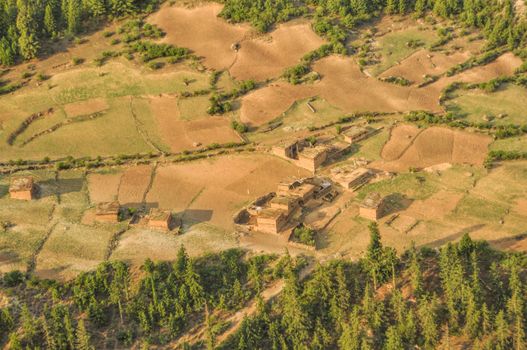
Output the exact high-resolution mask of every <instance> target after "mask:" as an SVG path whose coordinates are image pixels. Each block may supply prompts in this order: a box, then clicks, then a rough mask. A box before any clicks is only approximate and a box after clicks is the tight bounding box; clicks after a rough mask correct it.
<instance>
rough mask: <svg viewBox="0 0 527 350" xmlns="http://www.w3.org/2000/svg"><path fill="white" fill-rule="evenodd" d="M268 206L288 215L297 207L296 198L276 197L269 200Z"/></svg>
mask: <svg viewBox="0 0 527 350" xmlns="http://www.w3.org/2000/svg"><path fill="white" fill-rule="evenodd" d="M269 206H270V207H271V208H272V209H280V210H283V211H285V212H286V213H287V214H288V215H289V214H290V213H291V212H293V211H295V210H296V208H298V207H299V203H298V198H296V197H292V196H277V197H274V198H273V199H271V201H270V202H269Z"/></svg>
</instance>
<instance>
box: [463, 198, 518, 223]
mask: <svg viewBox="0 0 527 350" xmlns="http://www.w3.org/2000/svg"><path fill="white" fill-rule="evenodd" d="M508 209H509V208H508V207H507V206H505V205H504V204H500V203H497V202H494V201H489V200H486V199H483V198H480V197H477V196H474V195H467V196H465V197H464V198H463V199H462V200H461V201H460V202H459V204H458V206H457V208H456V210H455V214H454V215H455V216H463V217H466V216H468V217H472V218H475V219H478V220H481V221H484V222H492V223H496V222H499V220H501V219H502V218H503V217H504V216H505V215H506V214H507V210H508Z"/></svg>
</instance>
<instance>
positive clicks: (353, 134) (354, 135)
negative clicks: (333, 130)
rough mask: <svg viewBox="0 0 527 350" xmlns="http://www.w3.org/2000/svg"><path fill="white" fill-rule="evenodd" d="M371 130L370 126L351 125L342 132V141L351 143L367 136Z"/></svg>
mask: <svg viewBox="0 0 527 350" xmlns="http://www.w3.org/2000/svg"><path fill="white" fill-rule="evenodd" d="M372 132H373V129H372V128H370V127H363V126H352V127H351V128H349V129H348V130H346V131H344V132H343V133H342V135H343V137H344V141H346V142H348V143H350V144H352V143H356V142H359V141H361V140H364V139H365V138H368V137H369V136H370V135H371V134H372Z"/></svg>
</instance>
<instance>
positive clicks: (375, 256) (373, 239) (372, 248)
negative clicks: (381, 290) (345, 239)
mask: <svg viewBox="0 0 527 350" xmlns="http://www.w3.org/2000/svg"><path fill="white" fill-rule="evenodd" d="M369 229H370V243H369V245H368V248H367V250H366V256H365V259H364V262H365V264H366V268H367V269H368V271H369V273H370V276H371V278H372V281H373V289H374V290H377V283H378V281H379V278H380V274H381V269H382V262H383V260H384V248H383V246H382V242H381V234H380V232H379V228H378V227H377V224H376V223H371V224H370V226H369Z"/></svg>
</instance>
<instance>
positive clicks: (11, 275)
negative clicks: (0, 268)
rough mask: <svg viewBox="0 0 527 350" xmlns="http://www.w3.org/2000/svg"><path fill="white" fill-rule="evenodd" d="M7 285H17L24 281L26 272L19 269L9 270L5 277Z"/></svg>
mask: <svg viewBox="0 0 527 350" xmlns="http://www.w3.org/2000/svg"><path fill="white" fill-rule="evenodd" d="M3 281H4V284H5V285H6V286H7V287H15V286H17V285H19V284H20V283H22V282H23V281H24V274H23V273H22V272H20V271H18V270H15V271H11V272H8V273H6V274H5V275H4V278H3Z"/></svg>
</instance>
